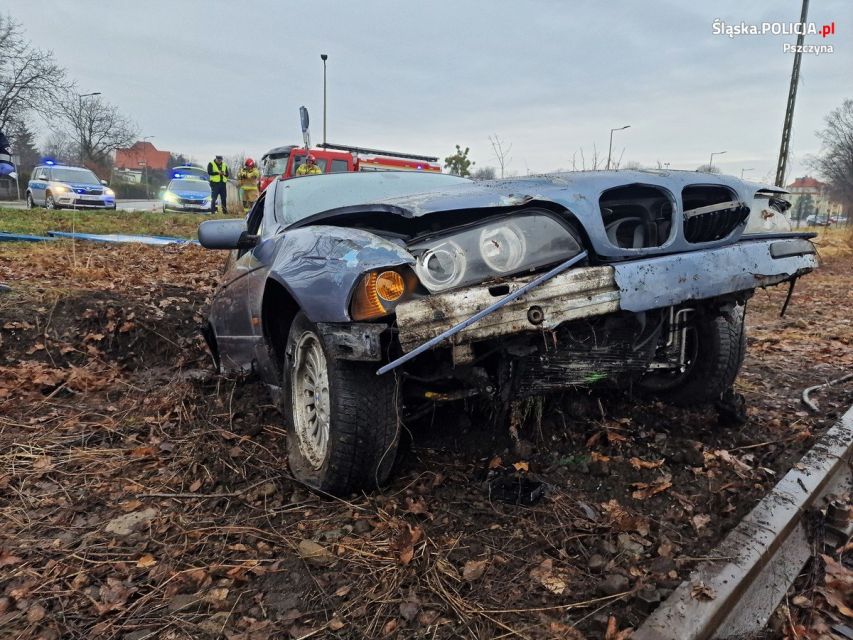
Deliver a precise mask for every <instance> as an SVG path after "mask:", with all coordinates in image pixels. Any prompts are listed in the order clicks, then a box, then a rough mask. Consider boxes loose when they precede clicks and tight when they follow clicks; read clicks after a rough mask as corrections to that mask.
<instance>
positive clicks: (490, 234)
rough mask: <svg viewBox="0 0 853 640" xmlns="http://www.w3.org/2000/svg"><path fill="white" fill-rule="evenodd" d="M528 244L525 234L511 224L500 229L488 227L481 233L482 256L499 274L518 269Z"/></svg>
mask: <svg viewBox="0 0 853 640" xmlns="http://www.w3.org/2000/svg"><path fill="white" fill-rule="evenodd" d="M526 246H527V243H526V241H525V238H524V234H523V233H522V232H521V231H520V230H519V229H518V227H516V226H515V225H514V224H512V223H511V222H510V223H508V224H506V225H502V226H500V227H486V228H485V229H483V230H482V231H481V232H480V255H481V256H483V261H484V262H485V263H486V264H487V265H488V266H489V268H491V269H494V270H495V271H497V272H499V273H508V272H510V271H514V270H515V269H518V267H519V266H520V265H521V261H522V260H524V255H525V252H526Z"/></svg>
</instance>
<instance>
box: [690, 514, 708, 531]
mask: <svg viewBox="0 0 853 640" xmlns="http://www.w3.org/2000/svg"><path fill="white" fill-rule="evenodd" d="M709 522H711V516H709V515H706V514H704V513H697V514H696V515H695V516H693V517H692V518H690V523H691V524H692V525H693V528H694V529H696V531H700V530H701V529H704V528H705V527H706V526H707V525H708V523H709Z"/></svg>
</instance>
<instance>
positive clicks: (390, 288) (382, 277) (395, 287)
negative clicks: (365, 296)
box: [376, 271, 406, 302]
mask: <svg viewBox="0 0 853 640" xmlns="http://www.w3.org/2000/svg"><path fill="white" fill-rule="evenodd" d="M405 292H406V285H405V284H404V283H403V276H401V275H400V274H399V273H397V272H396V271H383V272H382V273H380V274H379V275H378V276H376V294H377V295H378V296H379V297H380V298H381V299H382V300H385V301H386V302H395V301H397V300H399V299H400V298H401V297H402V295H403V294H404V293H405Z"/></svg>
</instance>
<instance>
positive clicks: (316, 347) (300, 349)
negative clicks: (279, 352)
mask: <svg viewBox="0 0 853 640" xmlns="http://www.w3.org/2000/svg"><path fill="white" fill-rule="evenodd" d="M291 392H292V400H291V402H292V403H293V421H294V425H293V426H294V432H295V434H296V440H297V443H298V445H299V450H300V451H301V452H302V455H303V456H304V457H305V459H306V460H307V461H308V463H309V464H310V465H311V467H312V468H314V469H315V470H317V469H319V468H320V467H322V466H323V462H324V461H325V459H326V453H327V450H328V447H329V422H330V416H329V409H330V403H329V371H328V367H327V364H326V356H325V354H324V353H323V347H322V345H321V344H320V339H319V338H318V337H317V336H316V335H315V334H314V333H311V332H306V333H304V334H302V336H301V337H300V338H299V341H298V342H297V343H296V348H295V350H294V362H293V375H292V377H291Z"/></svg>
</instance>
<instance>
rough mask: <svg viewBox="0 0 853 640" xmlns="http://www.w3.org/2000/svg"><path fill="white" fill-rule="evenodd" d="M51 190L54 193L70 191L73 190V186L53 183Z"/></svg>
mask: <svg viewBox="0 0 853 640" xmlns="http://www.w3.org/2000/svg"><path fill="white" fill-rule="evenodd" d="M50 190H51V191H53V192H54V193H68V192H69V191H71V188H70V187H68V186H67V185H64V184H58V183H55V182H54V183H51V185H50Z"/></svg>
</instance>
